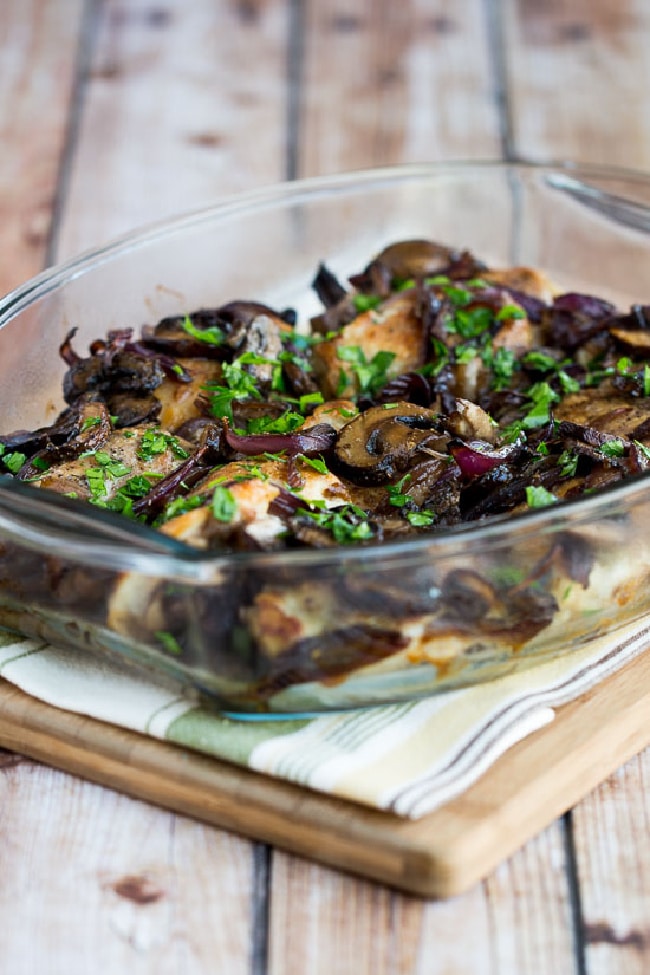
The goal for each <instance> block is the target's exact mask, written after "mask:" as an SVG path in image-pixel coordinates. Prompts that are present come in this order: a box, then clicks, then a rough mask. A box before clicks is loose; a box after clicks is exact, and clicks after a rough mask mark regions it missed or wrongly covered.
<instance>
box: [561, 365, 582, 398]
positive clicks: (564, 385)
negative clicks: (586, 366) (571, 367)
mask: <svg viewBox="0 0 650 975" xmlns="http://www.w3.org/2000/svg"><path fill="white" fill-rule="evenodd" d="M557 378H558V380H559V383H560V387H561V389H562V392H563V393H578V392H580V383H579V382H578V380H577V379H574V378H573V376H570V375H569V374H568V372H565V371H564V369H560V370H559V371H558V374H557Z"/></svg>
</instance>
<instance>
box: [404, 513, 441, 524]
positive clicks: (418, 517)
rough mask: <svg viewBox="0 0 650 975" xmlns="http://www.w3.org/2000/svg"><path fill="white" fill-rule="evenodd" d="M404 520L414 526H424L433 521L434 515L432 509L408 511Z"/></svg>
mask: <svg viewBox="0 0 650 975" xmlns="http://www.w3.org/2000/svg"><path fill="white" fill-rule="evenodd" d="M406 520H407V521H408V523H409V524H410V525H413V527H414V528H426V527H427V526H428V525H432V524H433V523H434V521H435V520H436V516H435V514H434V513H433V511H409V513H408V514H407V516H406Z"/></svg>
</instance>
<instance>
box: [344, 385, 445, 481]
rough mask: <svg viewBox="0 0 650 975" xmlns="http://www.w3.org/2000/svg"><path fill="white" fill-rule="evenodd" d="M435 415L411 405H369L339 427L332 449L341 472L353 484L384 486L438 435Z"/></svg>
mask: <svg viewBox="0 0 650 975" xmlns="http://www.w3.org/2000/svg"><path fill="white" fill-rule="evenodd" d="M439 419H440V418H439V415H438V414H437V413H436V412H435V411H433V410H427V409H425V408H424V407H421V406H415V405H414V404H413V403H397V404H394V405H393V404H386V405H384V406H373V407H371V408H370V409H368V410H366V411H365V412H364V413H360V414H359V415H358V416H356V417H354V419H352V420H350V422H349V423H346V425H345V426H344V427H343V428H342V430H341V431H340V433H339V437H338V441H337V443H336V448H335V458H336V463H337V466H338V467H339V469H340V470H341V472H342V473H343V474H344V475H345V476H346V477H349V478H350V480H351V481H354V482H355V483H357V484H385V483H386V482H388V481H390V480H392V479H393V478H395V477H396V476H397V475H398V474H400V473H403V472H404V471H406V470H407V469H408V467H409V464H410V463H411V461H412V459H413V457H414V456H415V454H416V453H417V451H418V449H419V448H421V447H422V446H424V445H425V444H426V442H427V440H431V439H434V438H436V437H437V436H438V433H439V430H438V424H439Z"/></svg>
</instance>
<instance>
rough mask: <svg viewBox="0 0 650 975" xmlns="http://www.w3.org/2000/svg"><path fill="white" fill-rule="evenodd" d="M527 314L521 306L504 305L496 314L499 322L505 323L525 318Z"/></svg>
mask: <svg viewBox="0 0 650 975" xmlns="http://www.w3.org/2000/svg"><path fill="white" fill-rule="evenodd" d="M525 317H526V312H525V311H524V309H523V308H520V306H519V305H504V306H503V308H500V309H499V311H498V312H497V313H496V315H495V318H496V320H497V321H498V322H503V321H504V320H506V319H512V318H525Z"/></svg>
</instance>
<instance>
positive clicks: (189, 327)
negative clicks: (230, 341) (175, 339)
mask: <svg viewBox="0 0 650 975" xmlns="http://www.w3.org/2000/svg"><path fill="white" fill-rule="evenodd" d="M181 324H182V327H183V331H184V332H187V334H188V335H191V336H192V338H193V339H196V340H197V342H205V344H206V345H222V344H223V341H224V338H225V336H224V334H223V332H222V331H221V329H220V328H218V327H217V326H216V325H213V326H212V327H211V328H197V327H196V325H195V324H194V322H193V321H192V319H191V318H190V316H189V315H186V316H185V318H184V319H183V321H182V323H181Z"/></svg>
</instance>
